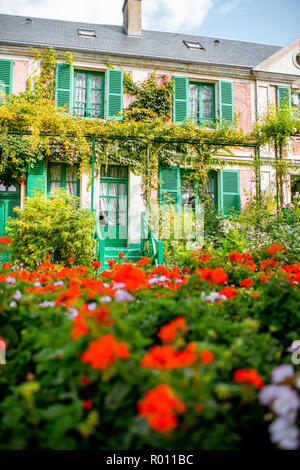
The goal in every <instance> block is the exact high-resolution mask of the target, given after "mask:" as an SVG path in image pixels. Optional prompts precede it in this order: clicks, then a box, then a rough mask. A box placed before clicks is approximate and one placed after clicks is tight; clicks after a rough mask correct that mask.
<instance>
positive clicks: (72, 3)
mask: <svg viewBox="0 0 300 470" xmlns="http://www.w3.org/2000/svg"><path fill="white" fill-rule="evenodd" d="M123 1H124V0H109V1H108V0H13V1H12V0H0V13H6V14H11V15H22V16H33V17H38V18H53V19H62V20H69V21H81V22H87V23H99V24H117V25H121V24H122V5H123ZM299 18H300V0H142V27H143V28H144V29H150V30H155V31H169V32H175V33H176V32H178V33H187V34H196V35H199V36H212V37H219V38H229V39H239V40H244V41H254V42H262V43H266V44H275V45H279V46H284V45H286V44H287V43H289V42H290V41H292V40H293V39H295V38H296V37H297V36H299V35H300V20H299Z"/></svg>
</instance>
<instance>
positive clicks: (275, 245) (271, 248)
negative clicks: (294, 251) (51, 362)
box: [268, 243, 284, 255]
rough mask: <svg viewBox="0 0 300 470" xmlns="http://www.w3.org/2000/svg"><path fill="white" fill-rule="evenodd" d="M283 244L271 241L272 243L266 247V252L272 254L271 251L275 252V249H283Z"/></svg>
mask: <svg viewBox="0 0 300 470" xmlns="http://www.w3.org/2000/svg"><path fill="white" fill-rule="evenodd" d="M283 250H284V246H282V245H278V243H273V244H272V245H270V246H269V248H268V253H269V254H270V255H272V254H273V253H276V251H283Z"/></svg>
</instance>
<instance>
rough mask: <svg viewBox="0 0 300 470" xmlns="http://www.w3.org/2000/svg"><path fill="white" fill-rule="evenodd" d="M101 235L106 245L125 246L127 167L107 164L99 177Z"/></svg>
mask: <svg viewBox="0 0 300 470" xmlns="http://www.w3.org/2000/svg"><path fill="white" fill-rule="evenodd" d="M99 223H100V230H101V235H102V237H103V238H105V245H106V246H116V247H126V246H127V239H128V168H127V167H123V166H116V165H109V166H108V168H107V171H106V172H105V173H104V174H103V175H101V178H100V212H99Z"/></svg>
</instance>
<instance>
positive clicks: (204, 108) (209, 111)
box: [189, 83, 215, 127]
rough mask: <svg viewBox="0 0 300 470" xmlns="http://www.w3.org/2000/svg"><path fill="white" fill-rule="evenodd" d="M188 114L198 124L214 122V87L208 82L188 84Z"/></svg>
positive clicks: (207, 124)
mask: <svg viewBox="0 0 300 470" xmlns="http://www.w3.org/2000/svg"><path fill="white" fill-rule="evenodd" d="M189 114H190V116H191V117H192V118H193V120H194V121H195V123H198V124H200V125H205V126H206V127H212V124H213V123H215V89H214V85H212V84H209V83H190V84H189Z"/></svg>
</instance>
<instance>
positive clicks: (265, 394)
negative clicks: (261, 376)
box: [258, 385, 285, 405]
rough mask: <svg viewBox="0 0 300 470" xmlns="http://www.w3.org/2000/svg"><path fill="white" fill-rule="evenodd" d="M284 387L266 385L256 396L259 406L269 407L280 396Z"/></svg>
mask: <svg viewBox="0 0 300 470" xmlns="http://www.w3.org/2000/svg"><path fill="white" fill-rule="evenodd" d="M283 387H285V386H284V385H267V386H266V387H264V388H263V389H262V390H261V391H260V392H259V395H258V399H259V403H260V404H261V405H269V404H270V403H271V402H272V401H273V400H275V398H277V396H278V395H279V394H280V391H281V389H282V388H283Z"/></svg>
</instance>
